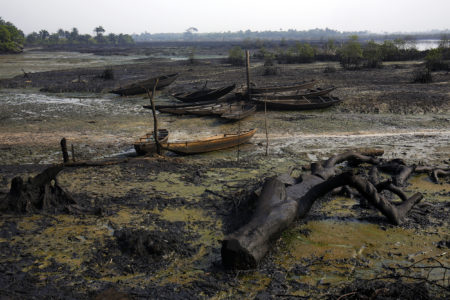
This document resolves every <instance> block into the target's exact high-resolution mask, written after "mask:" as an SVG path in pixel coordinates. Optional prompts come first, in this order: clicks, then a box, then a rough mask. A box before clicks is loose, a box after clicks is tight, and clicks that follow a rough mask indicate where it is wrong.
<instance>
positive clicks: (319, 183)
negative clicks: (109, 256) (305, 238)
mask: <svg viewBox="0 0 450 300" xmlns="http://www.w3.org/2000/svg"><path fill="white" fill-rule="evenodd" d="M370 154H376V155H380V153H370ZM342 162H347V163H348V165H351V166H357V165H359V164H362V163H365V164H371V165H373V167H372V168H371V170H370V172H369V176H368V178H369V179H367V178H366V176H364V177H363V176H361V175H354V174H353V173H352V172H351V171H350V172H349V171H347V172H343V173H340V174H339V172H340V170H339V169H338V168H336V165H337V164H340V163H342ZM307 169H310V170H311V171H310V174H303V175H302V176H301V177H300V178H297V179H295V178H294V182H295V184H290V185H289V184H287V183H288V182H289V180H286V177H287V175H286V174H284V175H283V176H279V177H275V178H270V179H267V180H266V181H265V183H264V185H263V188H262V191H261V194H260V195H259V198H258V203H257V208H256V210H255V213H254V215H253V216H252V218H251V220H250V222H249V223H248V224H246V225H245V226H243V227H241V228H239V229H238V230H236V231H235V232H233V233H231V234H230V235H228V236H226V237H225V239H224V240H223V241H222V249H221V254H222V263H223V265H224V266H225V267H229V268H236V269H247V268H254V267H256V266H257V264H258V262H259V261H260V260H261V259H262V258H263V257H264V255H265V254H266V253H267V251H268V249H269V247H270V242H271V240H274V239H276V238H277V237H279V235H280V234H281V232H282V231H283V230H285V229H286V228H287V227H288V226H289V225H290V224H291V223H292V222H293V221H294V219H296V218H304V217H305V216H306V215H307V213H308V212H309V211H310V209H311V207H312V205H313V203H314V202H315V201H316V200H317V199H318V198H319V197H321V196H323V195H325V194H326V193H328V192H331V191H333V190H336V188H339V187H346V189H347V190H348V189H349V187H350V188H351V189H355V190H357V192H358V194H359V195H361V196H362V197H364V198H365V199H366V200H367V201H368V202H369V203H370V204H372V205H373V206H374V207H375V208H377V209H378V210H379V211H380V212H381V213H382V214H383V215H384V216H386V218H387V219H388V221H389V222H391V223H392V224H396V225H397V224H400V223H401V222H402V221H403V220H404V218H405V216H406V214H407V213H408V212H409V211H410V210H411V208H412V207H413V206H414V205H415V204H417V203H418V202H419V201H420V200H421V199H422V198H423V196H422V194H420V193H416V194H414V195H412V196H411V197H408V196H407V195H406V194H405V193H403V191H401V189H400V188H399V187H398V186H401V185H403V184H404V183H405V181H406V180H407V178H408V177H409V176H410V175H411V174H412V173H413V172H414V170H415V169H416V167H408V166H406V164H405V163H404V162H403V161H401V160H392V161H387V162H386V161H383V160H381V159H379V158H376V157H373V156H366V155H362V154H358V153H353V152H347V153H344V154H341V155H336V156H333V157H331V158H330V159H328V160H326V161H324V162H320V163H313V164H311V166H310V168H307ZM378 171H384V172H390V173H392V174H393V177H392V179H391V180H388V181H383V182H379V176H378ZM422 171H423V170H422ZM428 171H429V170H428ZM423 172H424V171H423ZM444 173H445V171H442V172H439V174H440V175H444ZM436 176H437V175H436ZM286 185H287V186H286ZM385 190H387V191H390V192H392V193H393V194H395V195H397V196H398V197H399V198H400V199H401V200H402V202H401V203H400V204H394V203H391V202H390V201H389V200H388V199H386V198H385V197H384V196H383V195H382V194H381V192H382V191H385Z"/></svg>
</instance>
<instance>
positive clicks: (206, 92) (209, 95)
mask: <svg viewBox="0 0 450 300" xmlns="http://www.w3.org/2000/svg"><path fill="white" fill-rule="evenodd" d="M235 87H236V85H235V84H233V85H229V86H224V87H221V88H217V89H202V90H199V91H195V92H189V93H177V94H173V95H172V96H173V97H175V98H177V99H178V100H180V101H183V102H198V101H209V100H216V99H219V98H221V97H223V96H225V95H226V94H228V93H229V92H231V91H232V90H233V89H234V88H235Z"/></svg>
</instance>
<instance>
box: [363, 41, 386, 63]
mask: <svg viewBox="0 0 450 300" xmlns="http://www.w3.org/2000/svg"><path fill="white" fill-rule="evenodd" d="M363 58H364V66H365V67H367V68H379V67H381V63H382V53H381V47H380V46H379V45H378V44H377V43H375V42H374V41H373V40H372V41H370V42H368V43H367V44H366V45H365V46H364V49H363Z"/></svg>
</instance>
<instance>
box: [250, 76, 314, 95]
mask: <svg viewBox="0 0 450 300" xmlns="http://www.w3.org/2000/svg"><path fill="white" fill-rule="evenodd" d="M315 84H316V80H314V79H313V80H310V81H302V82H299V83H296V84H293V85H281V86H268V87H254V88H251V92H252V95H253V94H264V93H274V92H283V91H295V90H302V89H308V88H310V87H313V86H314V85H315Z"/></svg>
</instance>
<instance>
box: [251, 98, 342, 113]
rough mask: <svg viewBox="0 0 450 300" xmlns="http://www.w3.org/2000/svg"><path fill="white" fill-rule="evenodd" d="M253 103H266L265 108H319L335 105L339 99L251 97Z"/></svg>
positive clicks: (260, 105) (259, 104) (261, 104)
mask: <svg viewBox="0 0 450 300" xmlns="http://www.w3.org/2000/svg"><path fill="white" fill-rule="evenodd" d="M252 101H253V102H254V103H256V104H257V105H258V107H261V108H263V107H264V103H265V104H266V105H267V108H270V109H280V110H308V109H321V108H326V107H330V106H332V105H335V104H337V103H339V102H341V100H340V99H339V98H337V97H331V96H329V97H322V96H319V97H308V98H306V97H304V98H302V99H285V100H279V99H275V100H273V99H270V98H265V99H252Z"/></svg>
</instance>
